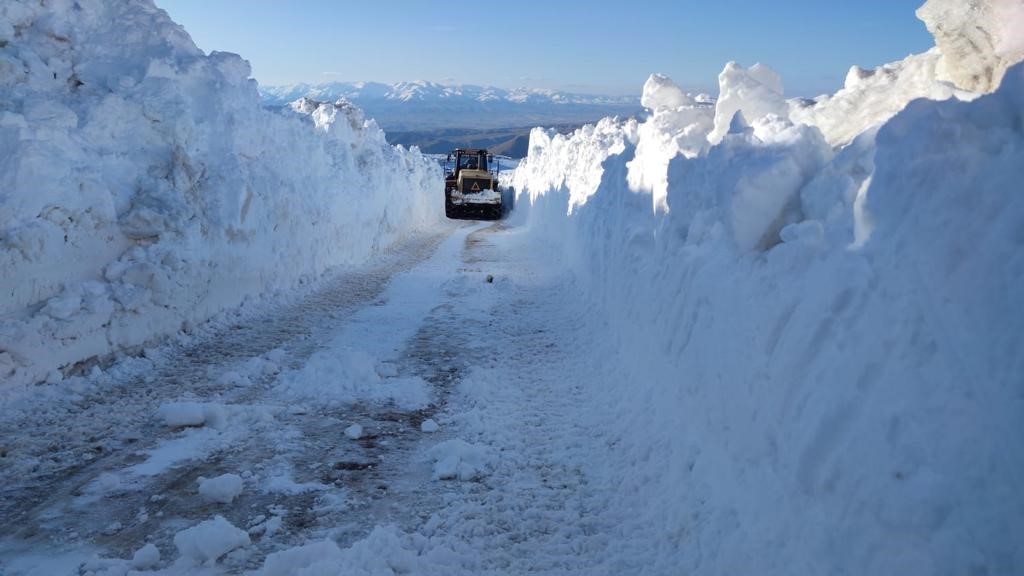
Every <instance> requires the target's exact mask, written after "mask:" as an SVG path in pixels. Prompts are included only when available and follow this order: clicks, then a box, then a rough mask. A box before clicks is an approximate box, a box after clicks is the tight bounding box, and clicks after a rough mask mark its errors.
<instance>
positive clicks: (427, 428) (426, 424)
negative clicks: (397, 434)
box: [420, 418, 441, 433]
mask: <svg viewBox="0 0 1024 576" xmlns="http://www.w3.org/2000/svg"><path fill="white" fill-rule="evenodd" d="M440 428H441V427H440V426H438V425H437V422H434V420H433V418H427V419H426V420H424V421H423V422H422V423H421V424H420V431H421V432H427V433H430V432H437V431H438V430H439V429H440Z"/></svg>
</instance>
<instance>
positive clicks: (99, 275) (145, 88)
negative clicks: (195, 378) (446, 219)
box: [0, 0, 441, 394]
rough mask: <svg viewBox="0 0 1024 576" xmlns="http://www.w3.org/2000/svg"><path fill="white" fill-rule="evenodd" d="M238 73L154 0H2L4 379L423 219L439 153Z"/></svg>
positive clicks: (293, 277) (135, 333) (96, 351)
mask: <svg viewBox="0 0 1024 576" xmlns="http://www.w3.org/2000/svg"><path fill="white" fill-rule="evenodd" d="M140 31H145V32H140ZM249 76H250V68H249V64H248V62H246V61H245V60H243V59H242V58H240V57H238V56H236V55H234V54H228V53H223V52H213V53H211V54H208V55H207V54H204V53H203V52H202V51H200V50H199V49H197V48H196V46H195V45H194V44H193V42H192V41H191V39H190V38H189V36H188V34H187V33H186V32H185V31H184V30H183V29H182V28H181V27H180V26H178V25H177V24H175V23H174V22H172V21H171V20H170V18H169V17H168V16H167V14H166V13H165V12H163V11H162V10H160V9H158V8H156V7H155V6H154V5H153V3H152V1H151V0H144V1H141V2H120V1H114V0H102V1H95V2H88V3H86V4H78V3H69V2H47V3H41V2H38V1H34V0H10V1H8V2H5V3H4V4H3V6H2V7H0V293H3V294H4V298H3V301H2V302H0V394H4V393H10V392H11V391H12V390H13V389H14V387H16V386H22V385H24V384H27V383H32V382H35V381H40V380H43V379H44V378H45V377H46V376H47V374H49V373H52V371H53V370H54V369H55V368H59V367H63V366H67V365H69V364H71V363H74V362H78V361H80V360H83V359H87V358H89V357H92V356H96V355H102V354H106V353H109V352H111V351H114V350H118V349H121V348H124V347H128V346H136V345H139V344H142V343H144V342H146V341H147V340H150V339H152V338H155V337H159V336H163V335H166V334H169V333H173V332H175V331H177V330H179V329H182V328H183V327H184V328H188V327H190V326H191V325H192V324H194V323H196V322H198V321H202V320H205V319H206V318H208V317H210V316H211V315H213V314H215V313H217V312H219V311H221V310H224V309H226V308H230V307H234V306H237V305H238V304H240V303H241V302H243V300H244V299H246V298H248V297H254V296H258V295H262V294H268V293H271V292H273V291H276V290H283V289H287V288H291V287H293V286H295V285H296V284H297V283H298V282H300V281H302V280H304V279H305V278H309V277H313V276H316V275H318V274H320V273H321V272H323V271H325V270H326V269H328V268H330V267H333V266H340V265H350V264H356V263H360V262H363V261H364V260H366V258H367V257H368V256H370V255H371V254H373V253H375V252H377V251H380V250H382V249H384V248H386V247H388V246H389V245H391V244H392V243H394V242H395V241H396V240H398V239H401V238H403V237H407V236H409V235H411V234H415V233H416V232H417V231H420V230H423V229H426V228H428V227H432V226H436V225H437V224H438V222H439V221H440V220H441V216H440V209H439V208H438V207H437V203H436V202H434V201H432V198H433V196H434V194H433V193H434V192H435V191H436V190H437V189H439V188H440V187H441V183H440V182H441V173H440V170H439V169H438V167H437V166H436V165H435V164H434V163H432V162H430V161H428V160H427V159H426V158H424V157H423V156H422V155H420V154H419V153H418V152H417V151H415V150H413V151H408V150H404V149H402V148H401V147H391V146H389V145H387V143H386V142H385V139H384V134H383V132H382V131H381V130H380V129H379V128H378V127H377V125H376V123H375V122H374V121H372V120H367V119H365V118H364V117H363V115H362V113H361V112H360V111H359V110H358V109H356V108H354V107H353V106H351V105H349V104H348V103H346V102H339V103H337V104H330V103H320V102H313V101H308V100H307V101H305V102H303V103H302V106H297V107H296V110H298V111H293V110H285V111H283V112H282V113H273V112H269V111H267V110H264V109H263V108H261V106H260V99H259V95H258V93H257V89H256V83H255V81H254V80H252V79H251V78H249Z"/></svg>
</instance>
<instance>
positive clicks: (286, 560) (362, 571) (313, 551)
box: [259, 526, 465, 576]
mask: <svg viewBox="0 0 1024 576" xmlns="http://www.w3.org/2000/svg"><path fill="white" fill-rule="evenodd" d="M421 542H422V538H418V535H415V534H414V535H412V536H409V535H407V534H404V533H402V532H401V531H400V530H399V529H398V528H396V527H394V526H377V527H375V528H374V529H373V531H372V532H370V534H369V535H368V536H367V537H366V538H364V539H362V540H360V541H358V542H356V543H354V544H352V546H351V547H349V548H346V549H344V550H342V549H340V548H339V547H338V545H337V544H335V543H334V542H332V541H330V540H324V541H321V542H315V543H312V544H306V545H304V546H297V547H295V548H291V549H289V550H283V551H281V552H275V553H273V554H268V555H267V558H266V560H264V561H263V569H262V570H261V571H260V572H259V575H260V576H292V575H294V574H308V575H310V576H312V575H323V576H329V575H330V576H333V575H336V574H346V575H348V574H352V575H367V576H368V575H371V574H372V575H377V574H380V575H385V574H387V575H391V574H459V573H464V572H465V570H464V569H463V567H462V566H460V565H458V561H459V559H460V558H461V556H459V555H457V554H455V553H454V552H453V551H452V550H451V549H450V548H447V547H444V546H438V547H436V548H434V549H433V550H429V551H426V552H424V551H423V550H422V548H423V546H422V543H421Z"/></svg>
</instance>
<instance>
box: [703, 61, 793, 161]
mask: <svg viewBox="0 0 1024 576" xmlns="http://www.w3.org/2000/svg"><path fill="white" fill-rule="evenodd" d="M718 88H719V96H718V102H717V103H716V104H715V127H714V130H712V131H711V134H709V135H708V141H709V142H711V143H712V144H718V143H719V142H721V141H722V138H724V137H725V135H726V134H728V133H729V126H730V125H731V124H732V120H733V116H735V115H736V112H739V111H742V112H743V117H744V118H745V119H746V120H747V121H748V122H751V123H752V122H754V121H755V120H759V119H761V118H763V117H765V116H767V115H769V114H774V115H776V116H782V117H788V116H789V105H788V104H787V103H786V101H785V99H783V97H782V78H781V77H779V75H778V74H777V73H776V72H775V71H774V70H772V69H771V68H769V67H768V66H765V65H764V64H754V65H753V66H751V67H750V68H749V69H747V68H744V67H742V66H740V65H739V64H737V63H736V62H729V63H728V64H726V65H725V69H724V70H722V73H721V74H719V75H718Z"/></svg>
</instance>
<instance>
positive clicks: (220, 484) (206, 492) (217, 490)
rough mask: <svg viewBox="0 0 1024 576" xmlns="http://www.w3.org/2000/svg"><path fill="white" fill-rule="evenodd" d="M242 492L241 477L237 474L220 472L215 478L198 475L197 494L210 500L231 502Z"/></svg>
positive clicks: (224, 502) (222, 502)
mask: <svg viewBox="0 0 1024 576" xmlns="http://www.w3.org/2000/svg"><path fill="white" fill-rule="evenodd" d="M241 493H242V477H241V476H239V475H238V474H221V475H220V476H217V477H216V478H203V477H202V476H200V477H199V494H200V495H201V496H202V497H203V498H206V499H207V500H210V501H212V502H220V503H221V504H231V502H232V501H233V500H234V499H235V497H237V496H238V495H239V494H241Z"/></svg>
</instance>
